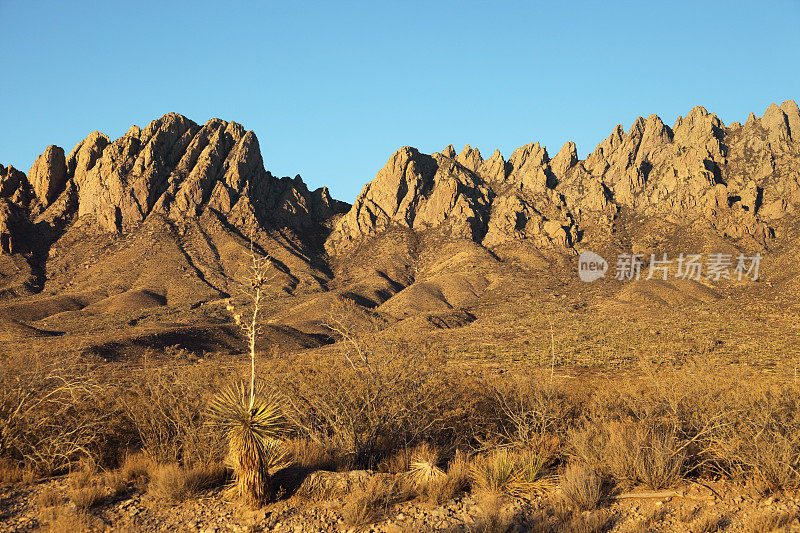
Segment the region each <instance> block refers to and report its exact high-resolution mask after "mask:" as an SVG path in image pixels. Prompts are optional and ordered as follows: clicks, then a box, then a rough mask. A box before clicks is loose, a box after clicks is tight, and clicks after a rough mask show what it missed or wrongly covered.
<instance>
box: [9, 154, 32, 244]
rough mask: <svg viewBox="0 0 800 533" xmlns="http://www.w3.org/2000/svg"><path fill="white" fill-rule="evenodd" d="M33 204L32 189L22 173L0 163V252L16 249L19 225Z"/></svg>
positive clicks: (25, 218)
mask: <svg viewBox="0 0 800 533" xmlns="http://www.w3.org/2000/svg"><path fill="white" fill-rule="evenodd" d="M32 204H35V196H34V193H33V189H32V188H31V186H30V184H29V183H28V179H27V177H26V176H25V174H24V173H22V172H20V171H19V170H17V169H15V168H14V167H12V166H8V167H4V166H3V165H0V254H11V253H15V252H16V251H18V249H19V248H20V247H19V233H20V229H21V226H22V225H23V224H24V223H25V222H26V221H27V220H28V217H27V213H28V210H29V209H30V207H31V205H32Z"/></svg>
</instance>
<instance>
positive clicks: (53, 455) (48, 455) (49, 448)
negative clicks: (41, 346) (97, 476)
mask: <svg viewBox="0 0 800 533" xmlns="http://www.w3.org/2000/svg"><path fill="white" fill-rule="evenodd" d="M116 412H117V405H116V402H115V399H114V396H113V395H112V394H110V391H109V390H108V389H107V388H105V387H103V386H102V385H101V384H100V383H99V382H98V381H97V379H96V378H95V377H94V376H93V375H92V373H91V372H90V369H89V368H88V367H82V366H81V365H80V364H79V363H76V362H74V361H70V360H69V359H66V358H64V359H61V358H49V359H48V358H46V357H44V356H34V357H25V358H24V359H23V358H22V357H20V356H11V357H7V358H5V359H4V360H2V361H1V362H0V458H1V459H3V461H4V463H5V464H6V465H8V466H7V468H9V469H10V470H13V469H15V468H17V469H23V470H24V469H29V470H33V471H36V472H38V473H39V474H52V473H59V472H63V471H65V470H68V469H69V468H70V467H71V466H72V465H73V464H75V463H77V462H78V461H80V460H82V459H86V458H100V457H102V456H105V455H106V454H107V453H108V451H109V448H111V447H112V446H111V442H112V441H113V440H114V439H115V435H114V432H115V430H116V429H118V428H116V427H115V424H114V423H113V416H114V415H115V413H116Z"/></svg>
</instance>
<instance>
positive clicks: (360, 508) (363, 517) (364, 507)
mask: <svg viewBox="0 0 800 533" xmlns="http://www.w3.org/2000/svg"><path fill="white" fill-rule="evenodd" d="M413 495H414V493H413V491H412V490H411V489H410V487H409V486H408V485H406V484H405V483H403V481H402V480H401V479H388V478H387V477H385V476H373V477H372V478H371V479H370V480H369V481H368V482H367V484H366V486H365V487H364V488H363V489H358V490H356V491H354V492H353V493H351V494H350V496H348V498H347V499H346V501H345V503H344V506H343V507H342V517H343V518H344V521H345V523H346V524H348V525H349V526H352V527H363V526H366V525H369V524H373V523H375V522H378V521H380V520H382V519H383V518H384V517H386V516H387V514H388V513H389V511H390V510H391V509H392V508H393V507H394V506H395V505H396V504H398V503H400V502H403V501H406V500H408V499H410V498H412V497H413Z"/></svg>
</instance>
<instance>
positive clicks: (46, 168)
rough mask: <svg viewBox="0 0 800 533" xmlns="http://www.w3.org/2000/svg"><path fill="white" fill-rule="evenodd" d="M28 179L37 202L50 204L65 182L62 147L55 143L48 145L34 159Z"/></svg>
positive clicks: (65, 165)
mask: <svg viewBox="0 0 800 533" xmlns="http://www.w3.org/2000/svg"><path fill="white" fill-rule="evenodd" d="M28 181H29V182H30V184H31V186H32V187H33V192H34V193H35V194H36V197H37V198H38V199H39V202H41V203H42V205H44V206H48V205H50V204H51V203H52V202H53V200H55V199H56V197H57V196H58V195H59V194H61V192H62V191H63V190H64V187H65V186H66V184H67V162H66V158H65V157H64V149H63V148H60V147H58V146H55V145H50V146H48V147H47V148H46V149H45V151H44V153H43V154H42V155H40V156H39V157H37V158H36V161H34V163H33V166H32V167H31V169H30V171H29V172H28Z"/></svg>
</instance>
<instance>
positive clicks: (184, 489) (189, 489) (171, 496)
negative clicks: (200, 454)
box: [148, 463, 225, 502]
mask: <svg viewBox="0 0 800 533" xmlns="http://www.w3.org/2000/svg"><path fill="white" fill-rule="evenodd" d="M224 478H225V469H224V468H223V467H222V466H221V465H218V464H217V465H215V464H211V465H196V466H192V467H188V468H187V467H181V466H180V465H177V464H174V463H173V464H166V465H159V466H156V467H155V469H154V470H153V472H152V474H151V478H150V484H149V485H148V493H149V494H151V495H152V496H153V497H154V498H157V499H160V500H165V501H171V502H180V501H183V500H186V499H187V498H190V497H192V496H194V495H196V494H198V493H200V492H201V491H203V490H206V489H209V488H212V487H214V486H218V485H220V484H221V483H222V482H223V480H224Z"/></svg>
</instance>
